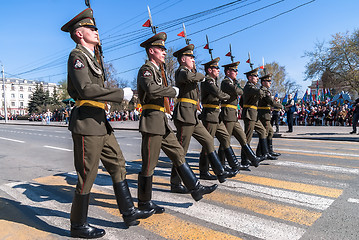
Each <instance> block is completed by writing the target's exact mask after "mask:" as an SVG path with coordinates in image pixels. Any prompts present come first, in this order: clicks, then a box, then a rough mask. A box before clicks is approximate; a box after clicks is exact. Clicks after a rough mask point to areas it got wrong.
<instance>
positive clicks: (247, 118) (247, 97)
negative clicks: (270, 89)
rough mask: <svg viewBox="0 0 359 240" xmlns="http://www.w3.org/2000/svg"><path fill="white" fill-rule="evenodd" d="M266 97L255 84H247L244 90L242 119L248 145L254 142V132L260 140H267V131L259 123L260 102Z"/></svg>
mask: <svg viewBox="0 0 359 240" xmlns="http://www.w3.org/2000/svg"><path fill="white" fill-rule="evenodd" d="M263 96H264V93H263V91H262V90H260V89H259V88H257V87H256V86H255V85H254V84H253V83H251V82H249V81H248V82H247V84H246V85H245V86H244V89H243V96H242V98H241V103H242V107H243V112H242V118H243V121H244V129H245V133H246V138H247V143H248V144H249V143H250V142H251V140H252V136H253V131H254V130H256V132H257V133H258V135H259V138H262V139H264V138H266V131H265V128H264V126H263V125H262V123H261V122H260V121H258V115H257V114H258V112H257V107H258V101H259V99H260V98H262V97H263Z"/></svg>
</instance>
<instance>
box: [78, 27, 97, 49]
mask: <svg viewBox="0 0 359 240" xmlns="http://www.w3.org/2000/svg"><path fill="white" fill-rule="evenodd" d="M76 35H77V36H78V37H79V38H80V39H82V40H83V41H84V42H86V43H88V44H92V45H94V46H96V45H97V44H99V39H98V32H97V30H96V29H95V28H88V27H80V28H78V29H77V33H76Z"/></svg>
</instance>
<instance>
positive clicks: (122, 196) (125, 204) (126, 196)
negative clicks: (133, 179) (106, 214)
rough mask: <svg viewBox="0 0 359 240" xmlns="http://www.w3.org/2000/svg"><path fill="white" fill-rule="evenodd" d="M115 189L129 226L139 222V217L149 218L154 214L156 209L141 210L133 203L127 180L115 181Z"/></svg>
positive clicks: (119, 205) (122, 212) (117, 199)
mask: <svg viewBox="0 0 359 240" xmlns="http://www.w3.org/2000/svg"><path fill="white" fill-rule="evenodd" d="M113 189H114V192H115V196H116V201H117V206H118V209H119V210H120V213H121V214H122V217H123V220H124V222H125V224H126V226H127V227H129V226H135V225H138V224H139V221H137V219H144V218H148V217H149V216H151V215H152V214H154V212H155V210H154V209H150V210H139V209H137V208H135V206H134V205H133V199H132V196H131V193H130V190H129V188H128V184H127V180H124V181H122V182H118V183H114V184H113Z"/></svg>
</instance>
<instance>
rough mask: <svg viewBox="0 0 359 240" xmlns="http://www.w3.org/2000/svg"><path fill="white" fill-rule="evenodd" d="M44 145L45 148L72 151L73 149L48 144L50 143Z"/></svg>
mask: <svg viewBox="0 0 359 240" xmlns="http://www.w3.org/2000/svg"><path fill="white" fill-rule="evenodd" d="M44 147H45V148H51V149H56V150H61V151H67V152H72V149H67V148H60V147H54V146H48V145H44Z"/></svg>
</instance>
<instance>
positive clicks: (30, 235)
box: [0, 219, 56, 240]
mask: <svg viewBox="0 0 359 240" xmlns="http://www.w3.org/2000/svg"><path fill="white" fill-rule="evenodd" d="M0 229H2V230H1V231H0V239H17V240H26V239H38V240H51V239H56V238H55V237H53V236H51V234H50V233H47V232H44V231H41V230H38V229H36V228H34V227H30V226H26V225H24V224H21V223H17V222H8V221H5V220H1V219H0ZM5 230H6V231H5Z"/></svg>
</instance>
